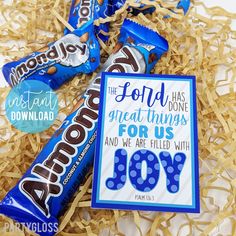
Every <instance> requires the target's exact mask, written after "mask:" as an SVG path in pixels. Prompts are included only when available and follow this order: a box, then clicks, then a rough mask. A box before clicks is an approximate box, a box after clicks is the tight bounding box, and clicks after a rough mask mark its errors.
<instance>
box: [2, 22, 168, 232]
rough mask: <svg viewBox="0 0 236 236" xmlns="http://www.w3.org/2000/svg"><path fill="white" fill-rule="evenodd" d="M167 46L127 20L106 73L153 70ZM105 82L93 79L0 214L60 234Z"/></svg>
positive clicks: (88, 158)
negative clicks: (61, 223)
mask: <svg viewBox="0 0 236 236" xmlns="http://www.w3.org/2000/svg"><path fill="white" fill-rule="evenodd" d="M167 50H168V43H167V41H166V40H165V39H164V38H162V37H161V36H160V35H158V33H156V32H154V31H152V30H150V29H148V28H146V27H144V26H141V25H139V24H137V23H135V22H133V21H131V20H125V21H124V24H123V26H122V28H121V36H120V39H119V42H118V43H117V45H116V46H115V47H114V51H113V53H112V54H111V55H110V57H109V58H108V60H107V61H106V63H105V64H104V65H103V67H102V69H101V72H103V71H107V72H126V73H150V71H151V70H152V69H153V67H154V66H155V64H156V62H157V61H158V60H159V59H160V57H161V56H162V55H163V54H164V53H165V52H167ZM100 80H101V73H99V74H98V75H97V76H96V77H95V78H94V79H93V80H92V83H91V85H90V86H89V87H88V89H87V90H86V92H85V94H84V95H83V96H82V97H81V99H80V101H79V102H78V104H77V106H76V107H75V109H74V111H73V112H72V113H71V114H70V115H69V116H68V117H67V118H66V119H65V121H64V122H63V124H62V125H61V127H60V128H59V129H58V130H57V131H56V132H55V134H54V135H53V137H52V138H51V139H50V140H49V142H48V143H47V145H46V146H45V147H44V148H43V150H42V151H41V153H39V155H38V156H37V158H36V160H35V161H34V163H33V164H32V165H31V167H30V168H29V170H28V171H27V172H26V173H25V175H24V176H23V178H22V179H21V180H20V181H19V183H18V184H17V185H16V186H15V187H14V188H13V189H12V190H11V191H10V192H9V193H8V194H7V195H6V197H5V198H4V199H3V201H2V202H1V203H0V213H2V214H5V215H7V216H8V217H11V218H13V219H15V220H16V221H18V222H21V223H23V224H24V225H27V227H28V228H30V229H31V230H34V229H35V228H34V227H32V225H34V224H37V225H38V227H37V230H34V231H36V233H38V234H40V235H43V236H50V235H54V233H56V231H57V230H56V227H55V226H57V224H58V218H59V216H60V215H61V214H62V212H63V211H64V209H65V207H66V205H67V203H68V201H69V200H70V199H71V197H72V196H73V194H74V193H75V191H76V190H77V189H78V187H79V185H80V184H81V182H82V181H83V180H84V177H85V175H86V173H87V172H88V168H89V167H90V166H91V165H92V163H93V156H94V150H95V139H96V131H97V119H98V107H99V96H100ZM49 225H50V226H51V227H50V230H49ZM47 226H48V227H47ZM52 226H54V227H52ZM45 228H46V229H47V230H46V232H45Z"/></svg>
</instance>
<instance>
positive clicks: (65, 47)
mask: <svg viewBox="0 0 236 236" xmlns="http://www.w3.org/2000/svg"><path fill="white" fill-rule="evenodd" d="M99 64H100V49H99V43H98V40H97V38H96V36H95V34H94V26H93V22H92V21H89V22H87V23H86V24H85V25H83V27H81V28H80V29H77V30H75V31H74V32H72V33H70V34H67V35H65V36H63V37H62V38H61V39H59V40H58V41H56V42H54V43H50V44H49V45H48V46H47V47H45V48H43V49H40V50H39V51H37V52H34V53H32V54H30V55H29V56H26V57H25V58H22V59H20V60H18V61H13V62H9V63H7V64H5V65H4V66H3V69H2V71H3V75H4V77H5V79H6V81H7V82H8V84H9V85H10V86H12V87H13V86H15V85H17V84H19V83H20V82H21V81H23V80H25V79H27V80H37V81H42V82H44V83H46V84H48V85H49V86H50V87H51V88H52V89H57V88H59V87H60V86H61V85H62V84H64V83H65V82H66V81H68V80H70V79H71V78H73V77H74V76H75V75H77V74H79V73H91V72H93V71H94V70H95V69H96V68H97V67H98V66H99Z"/></svg>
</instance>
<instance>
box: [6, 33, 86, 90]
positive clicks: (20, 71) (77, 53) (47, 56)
mask: <svg viewBox="0 0 236 236" xmlns="http://www.w3.org/2000/svg"><path fill="white" fill-rule="evenodd" d="M88 57H89V50H88V49H87V45H86V43H81V42H80V38H79V37H78V36H76V35H74V34H68V35H66V36H64V37H63V38H62V39H60V40H58V41H57V42H55V43H54V44H53V45H52V46H51V47H50V48H49V49H48V50H47V51H46V52H42V53H40V54H37V55H35V54H32V55H31V57H30V58H29V59H28V60H26V61H25V62H23V63H21V64H20V65H18V66H16V67H13V68H11V74H10V80H11V84H12V86H15V85H16V84H18V83H19V82H20V81H21V80H24V79H25V78H26V77H27V75H28V74H30V75H31V74H33V73H35V72H37V71H38V70H40V69H41V68H44V69H45V68H47V67H50V66H51V65H52V64H54V63H55V62H58V63H59V64H61V65H64V66H73V67H76V66H80V65H81V64H83V63H85V62H86V61H87V60H88ZM47 65H48V66H47Z"/></svg>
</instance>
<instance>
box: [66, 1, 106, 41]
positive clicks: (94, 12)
mask: <svg viewBox="0 0 236 236" xmlns="http://www.w3.org/2000/svg"><path fill="white" fill-rule="evenodd" d="M109 9H110V7H109V4H108V0H73V1H72V5H71V9H70V14H69V20H68V22H69V24H70V25H71V26H72V27H73V28H74V29H77V28H79V27H81V26H82V25H83V24H85V23H86V22H88V21H89V20H91V19H92V20H93V21H94V20H97V19H98V18H100V17H101V18H106V17H107V16H109ZM94 29H95V34H96V35H98V37H99V38H100V39H102V40H103V41H107V39H108V37H107V36H105V35H103V34H102V33H101V32H100V31H104V32H106V33H108V32H109V24H108V23H104V24H100V25H99V26H95V28H94ZM69 32H70V30H69V29H67V28H65V31H64V34H68V33H69Z"/></svg>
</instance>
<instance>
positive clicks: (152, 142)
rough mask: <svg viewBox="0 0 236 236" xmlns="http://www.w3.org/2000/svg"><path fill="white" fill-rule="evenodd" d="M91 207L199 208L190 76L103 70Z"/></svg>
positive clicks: (194, 118)
mask: <svg viewBox="0 0 236 236" xmlns="http://www.w3.org/2000/svg"><path fill="white" fill-rule="evenodd" d="M100 101H101V103H100V110H99V127H98V138H97V148H96V156H95V170H94V183H93V196H92V207H94V208H111V209H128V210H129V209H134V210H157V211H176V212H199V208H200V207H199V176H198V156H197V141H198V140H197V114H196V113H197V111H196V85H195V77H193V76H169V75H165V76H163V75H162V76H161V75H137V74H119V73H104V74H103V78H102V84H101V99H100Z"/></svg>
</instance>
